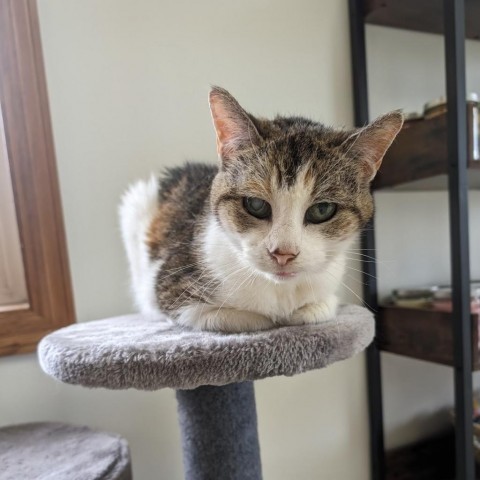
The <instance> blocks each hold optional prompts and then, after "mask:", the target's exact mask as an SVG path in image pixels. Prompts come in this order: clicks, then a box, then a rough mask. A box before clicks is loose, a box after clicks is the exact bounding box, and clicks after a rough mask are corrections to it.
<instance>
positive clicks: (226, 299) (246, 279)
mask: <svg viewBox="0 0 480 480" xmlns="http://www.w3.org/2000/svg"><path fill="white" fill-rule="evenodd" d="M250 270H251V269H250ZM254 273H255V272H254V271H253V270H251V271H250V273H249V274H248V275H247V277H246V278H245V280H243V282H242V283H240V285H239V286H238V287H237V288H235V290H233V291H231V292H230V293H229V294H228V295H227V296H226V297H225V300H224V301H223V302H222V304H221V305H220V307H218V310H217V313H216V314H215V317H213V321H214V322H215V320H216V318H217V317H218V314H219V313H220V310H221V309H222V308H223V306H224V305H225V303H226V302H227V301H228V300H229V299H230V298H231V296H232V295H233V294H235V293H237V291H238V290H240V288H241V287H242V286H243V284H244V283H245V282H246V281H248V280H249V279H250V277H251V276H252V275H253V274H254Z"/></svg>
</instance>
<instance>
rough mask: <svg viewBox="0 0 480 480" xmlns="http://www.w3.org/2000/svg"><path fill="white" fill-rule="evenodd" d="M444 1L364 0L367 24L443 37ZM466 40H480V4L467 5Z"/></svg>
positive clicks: (469, 2)
mask: <svg viewBox="0 0 480 480" xmlns="http://www.w3.org/2000/svg"><path fill="white" fill-rule="evenodd" d="M442 5H443V1H442V0H420V1H419V0H365V1H364V8H365V10H364V11H365V21H366V22H367V23H370V24H374V25H382V26H385V27H393V28H401V29H405V30H414V31H417V32H424V33H437V34H443V6H442ZM465 17H466V26H465V32H466V37H467V38H469V39H474V40H479V39H480V2H478V1H477V0H466V2H465Z"/></svg>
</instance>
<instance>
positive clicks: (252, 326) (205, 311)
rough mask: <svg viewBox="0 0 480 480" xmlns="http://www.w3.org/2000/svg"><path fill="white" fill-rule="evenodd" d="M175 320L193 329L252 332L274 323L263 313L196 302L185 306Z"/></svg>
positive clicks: (270, 326)
mask: <svg viewBox="0 0 480 480" xmlns="http://www.w3.org/2000/svg"><path fill="white" fill-rule="evenodd" d="M177 322H178V323H179V324H181V325H184V326H187V327H190V328H193V329H194V330H209V331H221V332H232V333H234V332H237V333H242V332H253V331H257V330H268V329H270V328H273V327H274V326H275V325H274V323H273V322H272V321H271V320H270V319H269V318H268V317H265V316H264V315H261V314H259V313H254V312H247V311H244V310H236V309H234V308H225V307H220V308H219V307H213V306H210V305H206V304H197V305H192V306H189V307H187V308H185V309H184V310H183V311H182V313H181V314H180V316H179V317H178V318H177Z"/></svg>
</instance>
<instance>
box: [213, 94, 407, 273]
mask: <svg viewBox="0 0 480 480" xmlns="http://www.w3.org/2000/svg"><path fill="white" fill-rule="evenodd" d="M209 98H210V109H211V112H212V117H213V123H214V126H215V131H216V134H217V151H218V155H219V158H220V163H221V165H220V169H219V173H218V175H217V176H216V178H215V180H214V182H213V186H212V191H211V196H210V202H211V208H212V211H213V212H214V214H215V216H216V218H217V220H218V222H219V225H220V226H221V228H222V229H223V230H224V232H225V233H226V235H227V237H228V239H229V241H230V242H231V244H232V245H233V246H234V247H235V249H236V251H237V253H238V256H239V258H240V259H241V260H242V261H243V262H244V263H246V264H247V265H249V266H250V267H252V268H253V269H254V270H256V271H258V272H262V273H263V274H264V275H265V276H267V277H269V278H270V279H273V280H275V281H282V280H287V279H291V278H293V277H298V276H300V275H301V274H302V273H315V272H319V271H321V270H322V268H324V267H325V266H326V265H327V264H328V263H329V262H330V261H335V258H336V256H337V255H338V254H339V253H340V252H343V251H344V250H345V249H346V248H347V247H348V246H349V245H350V244H351V242H352V240H353V239H354V238H355V237H356V234H357V233H358V232H359V231H360V230H361V228H362V227H364V226H365V224H366V223H367V222H368V220H369V219H370V218H371V216H372V214H373V201H372V197H371V194H370V182H371V180H372V179H373V178H374V176H375V174H376V173H377V170H378V168H379V167H380V164H381V162H382V159H383V156H384V154H385V152H386V151H387V149H388V148H389V146H390V145H391V143H392V141H393V140H394V138H395V136H396V135H397V133H398V132H399V131H400V129H401V127H402V123H403V118H402V115H401V114H400V113H399V112H392V113H388V114H387V115H384V116H382V117H380V118H378V119H377V120H375V121H374V122H372V123H371V124H369V125H367V126H366V127H364V128H361V129H355V130H350V131H346V130H335V129H332V128H328V127H325V126H324V125H322V124H320V123H316V122H313V121H310V120H307V119H304V118H299V117H277V118H275V119H274V120H266V119H261V118H255V117H253V116H252V115H250V114H249V113H247V112H246V111H245V110H244V109H243V108H242V107H241V106H240V105H239V104H238V102H237V101H236V100H235V99H234V98H233V97H232V96H231V95H230V94H229V93H228V92H227V91H226V90H224V89H222V88H219V87H214V88H213V89H212V90H211V92H210V97H209Z"/></svg>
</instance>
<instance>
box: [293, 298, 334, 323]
mask: <svg viewBox="0 0 480 480" xmlns="http://www.w3.org/2000/svg"><path fill="white" fill-rule="evenodd" d="M337 306H338V300H337V298H336V297H331V298H329V299H327V300H326V301H324V302H321V303H307V304H306V305H304V306H303V307H300V308H299V309H298V310H295V311H294V312H293V314H292V316H291V317H290V319H288V320H287V322H286V323H287V324H289V325H311V324H316V323H322V322H327V321H328V320H332V319H333V318H335V315H336V313H337Z"/></svg>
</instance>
